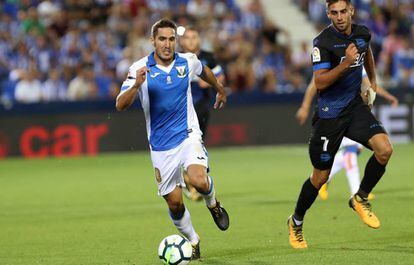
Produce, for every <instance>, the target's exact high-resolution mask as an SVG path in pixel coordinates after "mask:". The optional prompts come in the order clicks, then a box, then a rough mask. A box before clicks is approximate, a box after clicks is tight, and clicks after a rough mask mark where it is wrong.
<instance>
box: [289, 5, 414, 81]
mask: <svg viewBox="0 0 414 265" xmlns="http://www.w3.org/2000/svg"><path fill="white" fill-rule="evenodd" d="M293 1H295V2H296V3H297V4H298V5H299V6H300V8H301V9H302V10H303V11H304V12H306V13H307V15H308V17H309V19H310V20H312V21H313V22H314V23H315V24H316V25H317V27H318V29H323V28H324V27H326V25H327V24H328V23H329V21H328V20H327V17H326V8H325V0H293ZM352 3H353V4H354V6H355V7H356V17H355V20H356V22H357V23H361V24H364V25H366V26H367V27H368V28H369V29H370V30H371V34H372V41H371V45H372V49H373V52H374V56H375V59H376V63H377V72H378V74H379V76H380V77H381V78H382V79H383V80H384V81H388V85H389V86H396V87H402V88H410V89H414V1H413V0H353V1H352Z"/></svg>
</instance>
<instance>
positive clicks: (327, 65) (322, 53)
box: [312, 39, 331, 71]
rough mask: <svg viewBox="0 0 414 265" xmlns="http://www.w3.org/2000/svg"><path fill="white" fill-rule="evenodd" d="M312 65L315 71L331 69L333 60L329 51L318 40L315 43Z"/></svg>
mask: <svg viewBox="0 0 414 265" xmlns="http://www.w3.org/2000/svg"><path fill="white" fill-rule="evenodd" d="M312 64H313V71H316V70H320V69H331V58H330V55H329V51H328V50H327V49H326V48H325V47H324V46H323V45H322V44H321V43H320V41H319V40H318V39H315V40H314V41H313V49H312Z"/></svg>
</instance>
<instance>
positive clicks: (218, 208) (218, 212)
mask: <svg viewBox="0 0 414 265" xmlns="http://www.w3.org/2000/svg"><path fill="white" fill-rule="evenodd" d="M212 210H213V212H214V214H215V215H216V217H220V213H221V208H220V206H218V205H216V206H215V207H214V208H212Z"/></svg>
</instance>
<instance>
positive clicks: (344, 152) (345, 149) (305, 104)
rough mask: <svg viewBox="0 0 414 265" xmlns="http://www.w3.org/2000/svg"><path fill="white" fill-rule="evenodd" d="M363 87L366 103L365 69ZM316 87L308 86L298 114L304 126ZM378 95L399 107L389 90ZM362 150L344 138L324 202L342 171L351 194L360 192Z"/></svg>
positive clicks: (380, 90)
mask: <svg viewBox="0 0 414 265" xmlns="http://www.w3.org/2000/svg"><path fill="white" fill-rule="evenodd" d="M362 76H363V78H362V86H361V96H362V97H363V100H364V101H366V100H367V98H366V90H367V88H368V87H369V86H370V83H369V79H368V76H367V74H366V71H365V69H363V74H362ZM316 93H317V91H316V87H315V83H314V81H313V79H312V81H311V82H310V84H309V85H308V87H307V89H306V92H305V97H304V98H303V101H302V105H301V107H300V108H299V109H298V111H297V112H296V119H297V120H298V122H299V124H301V125H303V124H304V123H305V121H306V119H307V118H308V116H309V110H310V106H311V105H312V100H313V98H314V96H315V95H316ZM377 94H378V95H379V96H381V97H383V98H384V99H386V100H387V101H388V102H389V103H390V104H391V106H393V107H396V106H398V99H397V98H396V97H394V96H393V95H392V94H390V93H389V92H388V91H387V90H385V89H384V88H382V87H381V86H377ZM361 149H362V145H361V144H359V143H357V142H355V141H352V140H351V139H348V138H346V137H344V139H343V140H342V142H341V145H340V147H339V150H338V152H337V153H336V155H335V158H334V163H333V165H332V170H331V172H330V174H329V178H328V180H327V182H326V183H325V184H324V185H322V187H321V189H320V190H319V197H320V198H321V199H323V200H326V199H327V198H328V185H327V184H328V183H330V182H331V180H332V178H333V176H334V175H335V174H336V173H338V172H339V171H341V170H342V169H345V171H346V176H347V179H348V184H349V188H350V190H351V194H355V193H357V192H358V189H359V185H360V184H361V183H360V176H359V167H358V158H357V157H358V155H359V154H360V151H361ZM373 198H374V195H373V194H372V193H370V194H369V195H368V199H369V200H371V199H373Z"/></svg>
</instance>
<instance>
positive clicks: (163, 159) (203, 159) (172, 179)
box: [151, 134, 208, 196]
mask: <svg viewBox="0 0 414 265" xmlns="http://www.w3.org/2000/svg"><path fill="white" fill-rule="evenodd" d="M151 160H152V165H153V166H154V170H155V179H156V181H157V184H158V195H160V196H164V195H167V194H169V193H170V192H172V191H173V190H174V189H175V187H177V186H181V187H185V183H184V179H183V174H182V170H183V169H184V170H187V168H188V166H190V165H202V166H204V167H206V168H208V153H207V150H206V149H205V147H204V145H203V142H202V140H201V136H199V135H195V134H193V135H192V134H190V135H189V137H188V138H187V139H185V140H184V141H183V142H182V143H181V144H180V145H179V146H177V147H175V148H174V149H170V150H167V151H151Z"/></svg>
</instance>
